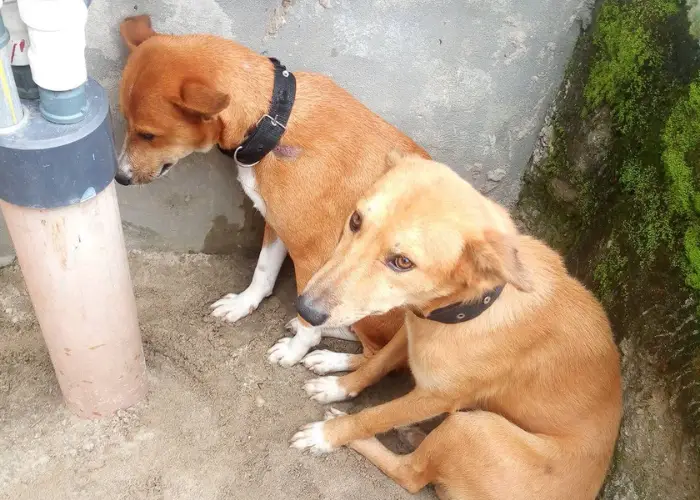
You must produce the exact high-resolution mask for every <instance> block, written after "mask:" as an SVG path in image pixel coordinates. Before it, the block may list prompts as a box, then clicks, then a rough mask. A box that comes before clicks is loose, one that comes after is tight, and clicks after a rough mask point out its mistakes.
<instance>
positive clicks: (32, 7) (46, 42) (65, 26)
mask: <svg viewBox="0 0 700 500" xmlns="http://www.w3.org/2000/svg"><path fill="white" fill-rule="evenodd" d="M17 4H18V6H19V13H20V16H21V18H22V21H24V22H25V23H26V25H27V28H28V33H29V39H30V40H31V44H30V46H29V64H30V65H31V68H32V75H33V77H34V81H35V82H36V84H37V85H38V86H39V87H41V88H44V89H47V90H53V91H65V90H71V89H75V88H78V87H80V86H81V85H82V84H84V83H85V81H86V80H87V69H86V65H85V23H86V22H87V6H86V5H85V2H84V0H17Z"/></svg>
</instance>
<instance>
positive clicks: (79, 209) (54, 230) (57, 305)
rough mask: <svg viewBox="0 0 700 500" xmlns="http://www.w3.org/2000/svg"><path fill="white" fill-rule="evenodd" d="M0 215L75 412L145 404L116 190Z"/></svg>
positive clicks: (87, 414) (7, 208)
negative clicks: (57, 205)
mask: <svg viewBox="0 0 700 500" xmlns="http://www.w3.org/2000/svg"><path fill="white" fill-rule="evenodd" d="M0 208H1V209H2V213H3V215H4V218H5V223H6V224H7V228H8V230H9V233H10V236H11V238H12V242H13V244H14V247H15V251H16V253H17V259H18V261H19V265H20V267H21V269H22V274H23V276H24V280H25V282H26V285H27V290H28V291H29V295H30V297H31V300H32V304H33V305H34V311H35V312H36V315H37V318H38V320H39V324H40V326H41V331H42V333H43V336H44V340H45V341H46V345H47V347H48V350H49V354H50V356H51V362H52V363H53V366H54V369H55V370H56V377H57V378H58V383H59V385H60V386H61V391H62V392H63V397H64V399H65V402H66V405H67V406H68V408H70V410H71V411H73V412H74V413H76V414H77V415H78V416H80V417H83V418H99V417H103V416H107V415H110V414H112V413H114V412H115V411H116V410H118V409H120V408H126V407H128V406H131V405H133V404H135V403H137V402H138V401H139V400H141V399H142V398H143V397H144V396H145V395H146V391H147V383H146V366H145V361H144V356H143V348H142V345H141V333H140V331H139V325H138V319H137V317H136V301H135V299H134V292H133V289H132V285H131V277H130V274H129V265H128V262H127V256H126V249H125V246H124V236H123V234H122V226H121V218H120V216H119V206H118V205H117V196H116V191H115V188H114V184H113V183H112V184H110V186H109V187H108V188H107V189H105V190H104V191H102V192H101V193H100V194H98V195H97V196H96V197H94V198H92V199H91V200H88V201H86V202H83V203H80V204H77V205H71V206H69V207H65V208H59V209H52V210H37V209H31V208H24V207H18V206H15V205H11V204H9V203H6V202H3V201H0Z"/></svg>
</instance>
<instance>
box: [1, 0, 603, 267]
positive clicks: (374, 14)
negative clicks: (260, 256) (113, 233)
mask: <svg viewBox="0 0 700 500" xmlns="http://www.w3.org/2000/svg"><path fill="white" fill-rule="evenodd" d="M589 4H590V1H589V0H218V1H217V0H148V1H142V0H131V1H123V0H97V1H95V2H93V4H92V6H91V8H90V19H89V21H88V50H87V58H88V68H89V71H90V73H91V75H92V76H93V77H95V78H96V79H97V80H98V81H100V83H101V84H102V85H104V86H105V87H106V88H107V89H108V90H109V93H110V96H111V98H112V102H113V105H114V108H113V109H114V122H115V128H116V134H117V141H118V142H120V141H121V138H122V121H121V116H120V115H119V112H118V108H117V86H118V82H119V77H120V70H121V68H122V66H123V63H124V58H125V52H124V49H123V48H122V46H121V43H120V40H119V36H118V23H119V21H120V20H121V19H122V18H123V17H125V16H127V15H133V14H138V13H149V14H151V15H152V17H153V22H154V25H155V28H156V30H157V31H162V32H170V33H196V32H207V33H215V34H218V35H221V36H224V37H226V38H229V39H232V40H236V41H238V42H240V43H243V44H245V45H247V46H249V47H251V48H252V49H254V50H257V51H261V52H262V51H265V53H267V54H270V55H274V56H276V57H278V58H279V59H280V60H281V61H282V62H283V63H284V64H286V65H287V66H288V67H289V68H290V69H291V70H292V71H294V70H295V69H302V68H303V69H307V70H314V71H318V72H322V73H326V74H328V75H331V76H332V77H333V78H335V80H336V81H337V82H338V83H340V84H341V85H343V86H344V87H345V88H347V89H348V90H349V91H350V92H351V93H353V94H354V95H355V96H357V98H358V99H360V100H361V101H362V102H363V103H365V104H366V105H367V106H369V107H370V108H371V109H372V110H374V111H375V112H377V113H379V114H380V115H382V116H383V117H385V118H386V119H388V120H389V121H390V122H391V123H393V124H395V125H396V126H398V127H399V128H401V129H402V130H404V131H405V132H406V133H408V134H409V135H410V136H412V137H413V138H414V139H415V140H416V141H417V142H419V143H420V144H421V145H423V146H424V147H425V148H426V149H427V150H428V151H429V152H430V153H431V154H432V155H433V156H434V157H435V158H436V159H438V160H440V161H444V162H446V163H448V164H450V165H451V166H453V167H454V168H455V169H457V170H458V171H459V172H460V173H462V174H463V175H464V176H465V177H466V178H467V179H469V180H471V181H472V182H474V183H475V184H476V185H478V186H479V187H480V188H481V189H482V190H483V192H486V193H488V194H489V195H490V196H492V197H494V198H495V199H497V200H499V201H503V202H506V203H510V202H512V201H514V199H515V198H516V196H517V193H518V190H519V179H520V176H521V173H522V170H523V168H524V166H525V164H526V162H527V159H528V157H529V155H530V153H531V151H532V147H533V143H534V141H535V139H536V136H537V133H538V131H539V129H540V127H541V122H542V119H543V117H544V114H545V111H546V109H547V107H548V105H549V104H550V100H551V98H552V97H553V95H554V91H555V90H556V88H557V86H558V85H559V84H560V82H561V78H562V74H563V70H564V67H565V64H566V62H567V60H568V58H569V55H570V54H571V51H572V47H573V44H574V42H575V39H576V36H577V34H578V33H579V29H580V24H581V22H584V23H585V22H587V21H586V19H587V18H588V17H589V13H590V5H589ZM119 196H120V200H121V206H122V216H123V218H124V222H125V228H126V234H127V239H128V241H129V245H130V246H151V247H153V246H155V247H161V248H170V249H175V250H185V251H187V250H193V251H200V250H204V251H210V252H227V251H233V250H235V249H236V248H237V246H240V245H247V244H248V243H249V242H250V241H251V237H252V236H251V235H252V233H251V232H250V231H248V230H244V231H243V232H240V231H239V229H241V228H243V227H244V226H246V227H249V226H250V224H246V221H250V220H251V217H252V215H251V213H250V204H249V203H246V202H245V201H244V197H243V193H242V191H241V190H240V188H239V187H238V185H237V183H236V180H235V172H234V168H233V165H232V163H231V161H230V160H229V159H227V158H225V157H223V156H222V155H220V154H218V153H217V152H212V153H211V154H208V155H206V156H203V155H193V156H192V157H191V158H189V159H188V160H186V161H184V162H181V163H180V164H178V165H177V166H176V167H175V168H174V169H173V171H172V172H171V174H170V175H169V176H168V177H167V178H166V179H164V180H161V181H159V182H156V183H154V184H151V185H149V186H146V187H141V188H120V191H119ZM253 232H254V231H253ZM9 254H11V245H10V243H9V241H8V238H7V235H6V233H5V231H4V227H2V223H1V221H0V260H2V258H3V256H7V255H9Z"/></svg>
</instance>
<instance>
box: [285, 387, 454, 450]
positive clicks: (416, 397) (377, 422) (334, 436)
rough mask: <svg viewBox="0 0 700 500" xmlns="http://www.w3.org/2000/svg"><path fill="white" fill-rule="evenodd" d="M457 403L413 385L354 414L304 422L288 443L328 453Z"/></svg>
mask: <svg viewBox="0 0 700 500" xmlns="http://www.w3.org/2000/svg"><path fill="white" fill-rule="evenodd" d="M458 406H459V405H458V404H457V403H456V402H455V401H452V400H448V399H446V398H444V397H442V396H440V395H437V394H434V393H432V392H429V391H426V390H424V389H420V388H416V389H414V390H413V391H411V392H409V393H408V394H406V395H405V396H402V397H400V398H398V399H394V400H393V401H390V402H388V403H385V404H383V405H379V406H374V407H372V408H367V409H365V410H362V411H361V412H359V413H356V414H354V415H345V416H340V417H338V418H333V419H331V420H326V421H325V422H314V423H311V424H307V425H305V426H304V427H302V428H301V429H300V430H299V432H297V433H296V434H295V435H294V437H292V441H291V446H292V447H294V448H298V449H300V450H304V449H308V450H311V451H312V452H313V453H327V452H329V451H332V450H334V449H335V448H338V447H340V446H344V445H346V444H348V443H350V442H351V441H355V440H358V439H366V438H369V437H372V436H374V435H376V434H380V433H382V432H387V431H389V430H391V429H394V428H396V427H401V426H404V425H409V424H414V423H417V422H422V421H423V420H427V419H429V418H432V417H436V416H438V415H441V414H443V413H447V412H450V411H456V410H457V409H458Z"/></svg>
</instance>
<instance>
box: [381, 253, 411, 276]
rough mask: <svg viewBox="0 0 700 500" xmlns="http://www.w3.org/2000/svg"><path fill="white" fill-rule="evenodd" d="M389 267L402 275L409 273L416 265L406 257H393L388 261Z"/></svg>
mask: <svg viewBox="0 0 700 500" xmlns="http://www.w3.org/2000/svg"><path fill="white" fill-rule="evenodd" d="M388 264H389V267H391V268H392V269H393V270H394V271H396V272H400V273H403V272H405V271H410V270H411V269H413V268H414V267H416V265H415V264H414V263H413V262H412V261H411V259H409V258H408V257H406V256H405V255H394V256H393V257H391V258H390V259H389V261H388Z"/></svg>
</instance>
